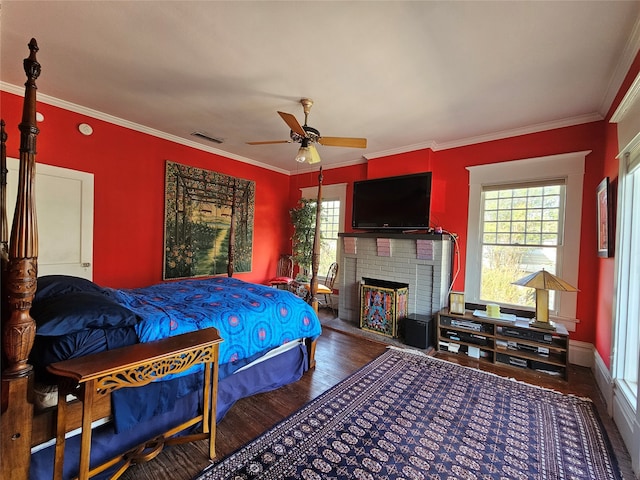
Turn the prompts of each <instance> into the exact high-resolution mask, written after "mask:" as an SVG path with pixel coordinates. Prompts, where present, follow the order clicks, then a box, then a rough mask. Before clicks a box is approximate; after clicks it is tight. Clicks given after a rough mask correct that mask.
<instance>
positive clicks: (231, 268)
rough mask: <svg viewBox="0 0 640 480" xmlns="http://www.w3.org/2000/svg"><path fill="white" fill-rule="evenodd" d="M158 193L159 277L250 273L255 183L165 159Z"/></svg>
mask: <svg viewBox="0 0 640 480" xmlns="http://www.w3.org/2000/svg"><path fill="white" fill-rule="evenodd" d="M164 197H165V214H164V279H165V280H170V279H175V278H187V277H202V276H209V275H218V274H222V273H227V274H228V275H229V276H231V275H232V274H233V273H234V272H250V271H251V256H252V255H251V253H252V246H253V215H254V208H255V205H254V204H255V182H253V181H250V180H244V179H241V178H235V177H231V176H228V175H223V174H221V173H217V172H212V171H210V170H204V169H201V168H195V167H189V166H186V165H180V164H178V163H174V162H170V161H167V164H166V173H165V192H164ZM230 247H231V248H230Z"/></svg>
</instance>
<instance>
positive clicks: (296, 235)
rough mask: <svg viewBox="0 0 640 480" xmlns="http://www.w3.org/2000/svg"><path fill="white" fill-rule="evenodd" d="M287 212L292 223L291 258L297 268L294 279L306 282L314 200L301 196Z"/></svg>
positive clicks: (313, 220) (310, 249) (312, 234)
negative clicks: (296, 274)
mask: <svg viewBox="0 0 640 480" xmlns="http://www.w3.org/2000/svg"><path fill="white" fill-rule="evenodd" d="M289 214H290V216H291V223H292V224H293V236H292V237H291V244H292V248H293V255H292V258H293V261H294V263H295V264H296V265H298V268H299V272H298V276H297V277H296V280H298V281H301V282H308V281H309V276H310V271H311V260H312V256H313V236H314V232H315V228H316V202H315V201H313V200H309V199H306V198H301V199H300V200H299V201H298V204H297V205H296V206H295V207H294V208H292V209H291V210H290V211H289Z"/></svg>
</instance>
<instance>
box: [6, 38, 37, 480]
mask: <svg viewBox="0 0 640 480" xmlns="http://www.w3.org/2000/svg"><path fill="white" fill-rule="evenodd" d="M29 50H30V52H31V53H30V55H29V58H27V59H25V60H24V71H25V73H26V75H27V81H26V83H25V96H24V107H23V110H22V121H21V123H20V125H19V128H20V172H19V176H18V195H17V198H16V207H15V212H14V216H13V225H12V228H11V237H10V239H9V259H8V266H7V271H6V272H4V273H6V275H4V274H3V282H5V283H4V290H3V294H4V295H6V298H7V306H8V308H7V310H8V312H5V311H4V309H3V312H2V351H3V355H4V362H5V363H4V364H3V370H2V419H1V427H2V430H1V433H0V435H1V436H0V442H1V451H0V453H1V454H2V455H1V457H2V469H1V471H0V473H1V475H0V476H1V477H2V478H12V479H13V478H15V479H23V478H24V479H26V478H28V476H29V463H30V462H29V460H30V455H31V429H32V423H33V399H32V382H33V367H32V366H31V365H29V364H28V363H27V362H28V359H29V353H30V352H31V348H32V347H33V342H34V339H35V333H36V325H35V322H34V321H33V319H32V318H31V315H30V314H29V311H30V309H31V302H32V300H33V296H34V294H35V291H36V282H37V270H38V230H37V222H36V211H35V206H36V202H35V192H34V188H35V158H36V138H37V135H38V133H39V130H38V127H37V124H36V89H37V87H36V79H37V78H38V76H39V75H40V64H39V63H38V61H37V60H36V53H37V51H38V44H37V42H36V40H35V38H32V39H31V41H30V42H29ZM9 399H11V400H9Z"/></svg>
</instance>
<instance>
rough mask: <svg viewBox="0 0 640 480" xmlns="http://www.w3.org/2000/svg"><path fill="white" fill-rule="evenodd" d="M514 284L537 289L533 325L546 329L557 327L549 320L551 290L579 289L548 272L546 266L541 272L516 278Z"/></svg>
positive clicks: (567, 290) (570, 290)
mask: <svg viewBox="0 0 640 480" xmlns="http://www.w3.org/2000/svg"><path fill="white" fill-rule="evenodd" d="M512 285H520V286H523V287H530V288H535V289H536V318H535V319H534V320H533V321H532V322H531V326H532V327H535V328H542V329H546V330H555V329H556V326H555V325H554V324H553V323H552V322H550V321H549V290H557V291H560V292H577V291H578V289H577V288H575V287H573V286H571V285H569V284H568V283H567V282H565V281H564V280H562V279H560V278H558V277H556V276H555V275H553V274H551V273H549V272H547V271H546V270H545V269H544V268H543V269H542V270H540V271H539V272H535V273H532V274H530V275H527V276H526V277H522V278H521V279H520V280H516V281H515V282H513V283H512Z"/></svg>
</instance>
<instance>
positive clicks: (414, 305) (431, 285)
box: [338, 232, 452, 324]
mask: <svg viewBox="0 0 640 480" xmlns="http://www.w3.org/2000/svg"><path fill="white" fill-rule="evenodd" d="M338 235H339V237H340V238H341V239H342V242H343V247H342V255H341V258H340V274H339V278H338V284H339V289H340V296H339V298H340V302H339V316H340V318H341V319H343V320H348V321H350V322H354V323H355V324H358V323H359V319H360V285H361V283H362V279H363V278H364V277H367V278H377V279H380V280H386V281H391V282H400V283H406V284H408V285H409V313H410V314H413V313H415V314H420V315H428V316H431V315H433V314H435V313H436V312H438V311H439V310H440V309H441V308H442V307H444V306H445V305H446V303H447V292H448V291H449V285H450V281H451V252H452V248H451V247H452V245H451V244H452V241H451V240H450V237H449V235H446V234H445V235H443V234H427V233H391V232H389V233H387V232H375V233H340V234H338Z"/></svg>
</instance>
